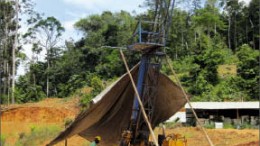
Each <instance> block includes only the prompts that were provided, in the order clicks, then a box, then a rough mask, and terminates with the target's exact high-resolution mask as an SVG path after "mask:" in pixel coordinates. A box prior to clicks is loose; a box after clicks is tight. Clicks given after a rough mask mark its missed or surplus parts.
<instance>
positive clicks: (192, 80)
mask: <svg viewBox="0 0 260 146" xmlns="http://www.w3.org/2000/svg"><path fill="white" fill-rule="evenodd" d="M147 2H148V3H146V5H148V6H149V8H153V3H152V0H147ZM188 2H191V1H188ZM201 3H202V1H200V0H193V1H192V2H191V4H192V7H191V8H189V9H188V10H182V9H181V8H176V9H175V10H174V13H173V18H172V21H173V22H172V23H171V26H170V34H169V37H168V40H167V46H168V48H167V49H165V50H166V53H167V54H168V55H169V57H170V58H171V59H172V60H173V62H172V65H173V67H174V69H175V70H176V71H177V74H178V76H179V78H180V79H181V82H182V83H183V85H184V86H185V88H186V90H187V91H188V92H189V93H190V94H192V95H193V98H192V100H194V101H241V100H257V99H258V95H259V84H258V83H259V78H260V77H259V50H258V49H259V7H260V6H259V2H258V1H257V0H252V1H251V2H250V3H249V5H245V4H243V3H242V2H238V1H234V0H220V1H216V0H208V1H206V2H205V5H204V6H202V4H201ZM152 13H153V11H151V10H148V11H147V12H146V13H144V14H140V15H137V16H132V15H131V14H130V13H128V12H125V11H121V12H117V13H111V12H109V11H105V12H103V13H102V14H100V15H97V14H96V15H91V16H88V17H86V18H82V19H80V20H79V21H78V22H77V23H76V24H75V28H76V29H78V30H79V31H81V32H83V34H84V36H83V38H82V39H80V40H77V41H75V42H74V41H72V40H70V41H66V43H65V47H63V48H61V47H58V46H56V45H52V46H45V47H44V46H43V47H42V46H41V47H39V45H40V43H39V41H42V40H39V38H37V35H33V34H35V33H44V32H41V31H38V30H37V31H36V30H35V29H38V28H39V26H41V28H43V29H49V30H51V31H54V32H53V34H57V38H58V37H60V36H61V34H62V32H63V27H62V26H61V25H60V23H59V22H58V20H56V19H55V18H54V17H47V18H46V19H44V18H41V17H40V18H37V19H33V20H35V21H33V22H31V23H30V24H31V26H32V27H31V28H30V29H29V30H28V32H27V34H26V35H25V38H22V39H28V36H29V37H30V39H29V40H30V41H31V43H33V44H34V45H33V46H32V47H33V48H32V49H33V51H34V53H35V54H36V56H37V53H39V52H40V51H41V50H42V49H46V50H47V55H46V58H45V61H39V60H38V59H35V60H33V61H31V63H30V64H29V71H28V72H27V73H26V74H25V75H23V76H20V77H19V79H18V80H17V82H16V85H17V90H16V98H17V100H19V101H20V102H28V101H38V100H41V99H42V98H45V97H47V96H48V97H51V96H57V97H67V96H69V95H71V94H73V93H74V92H75V91H76V90H77V89H79V88H82V87H84V86H89V87H92V88H93V90H92V91H91V93H90V94H89V95H84V96H83V99H82V100H81V101H82V105H83V106H85V107H86V106H87V103H88V102H89V101H90V100H91V98H93V97H94V96H96V95H97V94H98V93H99V92H100V91H101V90H102V89H103V88H104V87H105V86H106V83H107V81H108V80H113V79H115V78H117V77H119V76H120V75H122V74H123V73H124V72H125V69H124V66H123V63H122V61H121V58H120V55H119V51H118V49H114V48H110V47H108V46H116V47H124V46H126V45H127V44H128V40H129V38H130V37H131V35H132V32H133V30H134V28H135V25H136V19H139V18H150V16H151V15H152ZM44 22H45V23H44ZM48 22H55V25H48V24H50V23H48ZM46 26H50V28H48V27H46ZM56 28H59V29H56ZM51 44H52V43H51ZM125 53H126V56H127V60H128V63H129V64H130V66H133V65H134V64H136V63H137V62H138V59H139V57H140V55H138V54H136V53H133V52H130V51H125ZM230 70H232V71H233V72H230ZM162 71H163V72H164V73H166V74H167V75H171V73H170V72H169V69H168V67H167V66H165V67H163V69H162ZM3 89H4V88H3ZM4 94H7V93H4Z"/></svg>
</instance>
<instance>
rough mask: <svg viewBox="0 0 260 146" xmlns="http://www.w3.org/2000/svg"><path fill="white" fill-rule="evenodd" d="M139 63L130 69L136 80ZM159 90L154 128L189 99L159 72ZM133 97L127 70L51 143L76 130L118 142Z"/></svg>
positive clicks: (107, 144)
mask: <svg viewBox="0 0 260 146" xmlns="http://www.w3.org/2000/svg"><path fill="white" fill-rule="evenodd" d="M138 67H139V66H136V67H134V68H133V69H132V70H131V74H132V75H133V77H134V79H135V80H136V79H137V74H138ZM157 90H158V94H157V96H156V97H155V102H154V104H155V105H154V114H153V117H152V121H151V124H152V127H153V128H154V127H155V126H157V125H158V124H159V123H161V122H163V121H165V120H167V119H169V118H170V117H171V116H172V115H174V114H175V113H176V112H177V111H178V110H179V109H180V108H182V107H183V106H184V104H185V103H186V100H185V98H184V95H183V93H182V91H181V89H180V88H179V87H178V86H177V85H176V84H175V83H173V82H172V81H171V80H170V79H169V78H168V77H167V76H165V75H163V74H160V75H159V85H158V88H157ZM133 99H134V90H133V87H132V84H131V81H130V79H129V76H128V74H124V75H123V76H122V77H121V78H120V79H119V80H117V81H116V82H115V83H114V84H113V85H111V86H110V87H108V88H107V89H105V90H104V91H103V92H102V93H101V94H100V95H98V96H97V97H96V98H95V99H94V104H93V105H92V106H91V107H90V108H89V109H88V110H86V111H85V112H83V113H82V114H80V115H78V117H77V118H76V119H75V121H74V122H73V123H72V124H71V125H70V126H69V127H68V128H67V129H66V130H65V131H63V132H62V133H60V135H58V137H56V138H55V139H54V140H53V141H51V142H50V144H49V145H54V144H56V143H58V142H60V141H62V140H64V139H66V138H69V137H71V136H73V135H75V134H79V135H80V136H82V137H83V138H85V139H87V140H89V141H92V140H93V139H94V137H95V136H97V135H99V136H101V137H102V141H101V143H100V145H101V146H113V145H118V143H119V140H120V138H121V133H122V131H123V130H126V128H127V126H128V124H129V122H130V117H131V112H132V105H133Z"/></svg>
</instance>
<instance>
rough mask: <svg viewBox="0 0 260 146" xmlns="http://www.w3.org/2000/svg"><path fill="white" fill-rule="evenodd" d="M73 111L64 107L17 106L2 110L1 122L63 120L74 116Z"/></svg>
mask: <svg viewBox="0 0 260 146" xmlns="http://www.w3.org/2000/svg"><path fill="white" fill-rule="evenodd" d="M74 116H75V112H73V111H71V110H68V109H65V108H53V107H17V108H11V109H9V110H6V111H5V112H3V114H2V117H1V120H2V121H3V122H8V121H10V122H44V123H56V122H63V121H64V120H65V119H66V118H74Z"/></svg>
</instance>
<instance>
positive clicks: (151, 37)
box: [120, 0, 175, 146]
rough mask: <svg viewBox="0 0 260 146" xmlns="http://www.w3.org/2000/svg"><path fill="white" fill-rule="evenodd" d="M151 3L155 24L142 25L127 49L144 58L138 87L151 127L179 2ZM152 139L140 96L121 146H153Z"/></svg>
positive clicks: (140, 24)
mask: <svg viewBox="0 0 260 146" xmlns="http://www.w3.org/2000/svg"><path fill="white" fill-rule="evenodd" d="M149 2H151V3H153V5H154V11H153V12H152V13H154V17H153V21H145V20H139V21H138V24H137V26H136V29H135V31H134V33H133V36H132V38H131V40H130V43H129V44H130V45H128V46H127V48H128V49H129V50H131V51H137V52H140V53H141V54H142V57H141V61H140V66H139V72H138V80H137V85H136V86H137V90H138V93H139V95H140V97H141V100H142V103H143V105H144V109H145V112H146V114H147V116H148V120H149V121H150V123H151V121H152V117H153V111H154V107H153V105H154V103H153V102H154V98H155V97H156V95H157V86H158V76H159V72H160V68H161V60H162V57H163V56H164V53H163V52H161V51H160V50H161V48H163V47H165V46H166V40H167V36H168V33H169V27H170V24H171V18H172V13H173V7H174V3H175V0H148V3H149ZM149 135H150V131H149V128H148V125H147V124H146V122H145V120H144V118H143V116H142V113H141V111H140V105H139V103H138V99H137V95H135V98H134V101H133V108H132V115H131V122H130V123H129V126H128V129H127V130H125V131H124V132H123V134H122V139H121V142H120V146H129V145H130V146H149V145H151V144H149Z"/></svg>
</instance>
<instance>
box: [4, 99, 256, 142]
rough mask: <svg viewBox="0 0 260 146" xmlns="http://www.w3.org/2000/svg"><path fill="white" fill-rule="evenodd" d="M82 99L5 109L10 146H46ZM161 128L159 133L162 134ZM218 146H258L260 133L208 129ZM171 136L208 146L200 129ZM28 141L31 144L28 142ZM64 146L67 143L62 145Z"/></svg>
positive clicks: (76, 139)
mask: <svg viewBox="0 0 260 146" xmlns="http://www.w3.org/2000/svg"><path fill="white" fill-rule="evenodd" d="M78 112H79V108H78V99H77V98H71V99H57V98H52V99H46V100H44V101H41V102H39V103H30V104H23V105H13V106H11V107H8V108H7V107H5V110H4V112H3V114H2V117H1V119H2V123H1V128H2V129H1V131H2V134H3V135H4V137H5V141H6V142H5V144H6V145H7V146H15V145H35V146H38V145H45V144H47V143H48V142H49V141H50V140H51V139H52V138H54V137H55V136H56V135H57V134H58V133H59V132H60V131H62V130H63V129H64V127H65V122H66V121H68V120H69V119H74V118H75V116H76V115H77V114H78ZM160 132H161V131H160V129H159V128H157V129H156V130H155V133H157V134H158V133H160ZM207 132H208V134H209V136H210V137H211V139H212V141H213V143H214V144H215V146H258V144H259V130H256V129H255V130H252V129H244V130H235V129H218V130H216V129H207ZM166 133H167V134H170V133H179V134H182V135H184V136H185V137H186V138H187V141H188V146H208V143H207V141H206V139H205V136H204V134H203V133H202V131H201V130H200V129H199V128H194V127H177V128H173V129H167V131H166ZM27 141H30V143H28V142H27ZM68 145H69V146H81V145H83V146H84V145H85V146H87V145H88V141H86V140H84V139H83V138H81V137H79V136H74V137H72V138H70V139H68ZM58 146H64V142H61V143H59V144H58Z"/></svg>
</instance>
